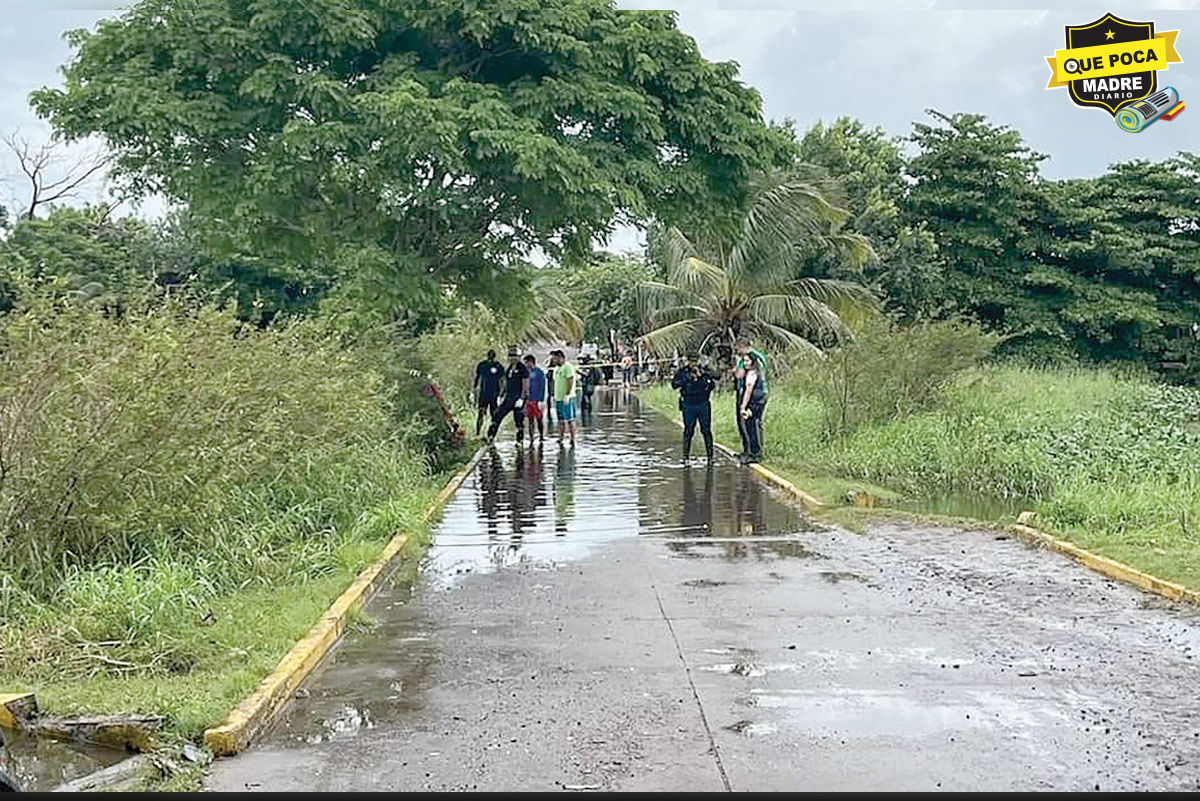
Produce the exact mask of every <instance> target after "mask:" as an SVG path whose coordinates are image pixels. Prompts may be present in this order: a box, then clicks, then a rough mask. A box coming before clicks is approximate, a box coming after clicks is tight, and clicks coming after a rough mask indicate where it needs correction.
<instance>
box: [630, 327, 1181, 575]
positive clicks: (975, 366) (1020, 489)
mask: <svg viewBox="0 0 1200 801" xmlns="http://www.w3.org/2000/svg"><path fill="white" fill-rule="evenodd" d="M938 343H940V346H939V344H938ZM914 345H917V346H918V347H916V348H915V350H917V351H918V352H921V353H926V354H929V356H930V358H928V359H927V360H926V361H925V362H924V365H923V366H924V368H925V369H921V367H922V361H921V360H920V359H919V358H912V359H906V360H898V359H896V356H897V354H898V352H901V351H905V350H907V349H908V348H910V347H913V346H914ZM848 348H849V349H852V350H853V351H854V352H855V356H856V357H857V358H854V359H845V358H844V355H843V354H842V353H840V352H839V350H833V351H832V352H831V353H830V354H829V356H828V359H827V360H824V361H820V362H815V363H814V362H806V363H804V364H803V365H802V366H796V367H793V368H792V370H791V374H790V375H788V376H787V377H786V378H781V380H779V381H778V382H777V383H776V385H775V386H774V387H773V388H772V390H771V400H770V403H769V405H768V411H767V415H766V421H767V422H766V431H767V451H766V455H767V464H768V465H769V466H770V467H772V468H774V469H778V470H780V471H781V472H783V473H784V474H785V475H787V476H788V477H789V478H790V479H792V480H793V481H794V482H795V483H796V484H797V485H798V486H801V487H803V488H805V489H806V490H808V491H810V492H813V493H814V494H815V495H817V497H818V498H820V499H821V500H822V501H824V502H826V503H830V504H832V505H835V506H836V505H840V504H846V503H850V502H852V501H849V500H848V499H847V497H846V495H847V493H853V492H855V491H863V492H867V493H870V494H872V495H874V496H876V497H877V498H878V499H879V501H880V504H881V505H883V506H893V507H904V506H908V507H909V508H916V509H920V508H922V503H921V501H922V500H924V499H930V498H944V497H948V496H950V497H957V498H960V499H962V500H963V501H966V502H968V503H969V502H971V501H983V502H986V501H1007V502H1009V503H1003V504H993V505H1003V506H1009V508H1012V509H1014V510H1019V509H1028V510H1032V511H1035V512H1036V513H1037V520H1036V525H1037V526H1038V527H1039V528H1041V529H1043V530H1045V531H1048V532H1050V533H1052V534H1055V535H1058V536H1060V537H1063V538H1065V539H1069V540H1071V541H1072V542H1075V543H1077V544H1079V545H1081V546H1082V547H1085V548H1088V549H1091V550H1094V551H1096V552H1098V553H1101V554H1104V555H1106V556H1109V557H1111V558H1114V559H1118V560H1120V561H1123V562H1126V563H1127V564H1130V565H1132V566H1134V567H1137V568H1139V569H1141V570H1145V571H1147V572H1150V573H1153V574H1154V575H1158V576H1161V577H1163V578H1166V579H1169V580H1173V581H1179V582H1182V583H1185V584H1188V585H1190V586H1192V587H1200V525H1198V521H1200V494H1198V493H1197V490H1198V489H1200V391H1198V390H1196V389H1194V388H1191V387H1178V386H1171V385H1167V384H1163V383H1160V382H1158V381H1156V380H1155V379H1154V378H1153V376H1151V375H1148V374H1138V373H1136V372H1130V371H1125V372H1124V373H1121V372H1119V371H1113V370H1111V369H1097V368H1083V367H1078V368H1073V369H1064V368H1044V367H1030V366H1025V365H1020V364H1012V363H1005V362H1001V363H995V362H988V361H986V360H984V359H983V358H982V354H983V353H985V352H986V351H988V350H990V343H989V342H988V341H987V339H986V337H985V336H984V335H982V334H981V333H980V332H979V331H978V329H973V328H970V327H965V326H962V325H960V324H952V323H939V324H933V325H927V326H918V327H916V328H915V329H910V330H908V331H905V332H894V333H893V332H881V331H879V330H876V331H875V332H874V333H873V334H872V335H869V336H867V337H864V338H861V339H859V340H856V341H855V342H854V343H853V344H851V345H849V346H848ZM938 354H940V355H938ZM900 365H903V366H904V367H903V368H901V367H900ZM847 372H850V373H851V375H850V376H847V375H846V373H847ZM905 376H907V379H906V378H905ZM847 385H848V386H849V389H848V391H846V394H842V391H845V390H847ZM642 397H644V398H645V399H646V400H647V401H648V402H649V403H650V404H651V405H653V406H655V407H656V408H658V409H660V410H661V411H663V412H664V413H666V414H668V415H676V414H677V408H676V400H677V399H676V395H675V393H674V392H673V391H671V390H670V389H669V388H667V387H665V386H655V387H650V388H647V390H646V391H645V392H644V393H643V395H642ZM732 408H733V400H732V397H731V396H729V395H728V394H722V395H719V396H717V397H716V399H715V401H714V434H715V435H716V437H717V439H718V440H719V441H721V442H724V443H725V444H727V445H729V446H730V447H733V448H734V449H735V450H736V449H738V445H739V438H738V433H737V428H736V423H735V421H734V417H733V411H732ZM1010 504H1011V505H1010ZM1006 519H1007V521H1008V522H1013V520H1012V516H1006Z"/></svg>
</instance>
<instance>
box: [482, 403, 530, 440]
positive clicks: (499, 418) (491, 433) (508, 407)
mask: <svg viewBox="0 0 1200 801" xmlns="http://www.w3.org/2000/svg"><path fill="white" fill-rule="evenodd" d="M509 412H512V416H513V424H514V425H515V426H516V427H517V442H520V441H521V440H523V439H524V438H525V431H524V425H523V424H524V422H525V413H524V412H523V411H522V410H520V409H518V408H517V399H516V398H505V399H504V403H501V404H500V406H499V407H498V408H497V409H496V411H495V412H493V413H492V424H491V425H490V426H488V439H492V438H493V437H495V436H496V432H497V431H499V430H500V424H501V423H503V422H504V418H505V417H506V416H507V415H508V413H509Z"/></svg>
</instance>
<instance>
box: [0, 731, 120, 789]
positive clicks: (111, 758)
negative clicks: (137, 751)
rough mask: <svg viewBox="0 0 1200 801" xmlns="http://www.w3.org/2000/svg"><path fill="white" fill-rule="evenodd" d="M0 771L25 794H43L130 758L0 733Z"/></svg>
mask: <svg viewBox="0 0 1200 801" xmlns="http://www.w3.org/2000/svg"><path fill="white" fill-rule="evenodd" d="M0 740H3V742H4V745H3V746H0V767H3V768H4V770H5V772H6V773H8V774H9V775H10V776H12V777H14V778H15V779H16V780H17V783H18V784H19V785H20V787H21V789H22V790H25V791H26V792H46V791H49V790H53V789H54V788H55V787H58V786H59V785H60V784H65V783H66V782H69V781H74V780H75V779H80V778H83V777H84V776H87V775H88V774H90V773H94V772H96V771H98V770H102V769H104V768H107V767H108V766H110V765H115V764H117V763H118V762H121V761H123V760H125V759H128V758H129V757H130V756H132V754H127V753H125V752H124V751H115V750H113V749H110V748H99V747H96V746H91V745H85V744H83V743H63V742H57V741H55V740H50V739H47V738H45V737H30V736H28V735H25V734H21V733H19V732H14V731H10V730H8V729H4V730H3V731H0Z"/></svg>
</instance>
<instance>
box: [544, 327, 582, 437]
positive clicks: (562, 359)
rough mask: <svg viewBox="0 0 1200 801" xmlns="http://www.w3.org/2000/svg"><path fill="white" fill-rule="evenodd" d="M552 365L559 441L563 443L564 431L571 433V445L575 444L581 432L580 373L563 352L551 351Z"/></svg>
mask: <svg viewBox="0 0 1200 801" xmlns="http://www.w3.org/2000/svg"><path fill="white" fill-rule="evenodd" d="M550 364H551V365H553V366H554V409H555V412H556V413H557V414H558V420H559V426H558V441H559V442H562V437H563V429H564V428H567V429H569V430H570V432H571V444H572V445H574V444H575V435H576V433H577V432H578V431H579V424H578V423H577V422H576V418H577V417H578V416H579V401H578V400H577V398H576V394H577V392H578V388H579V382H578V373H579V371H578V370H577V369H576V367H575V365H574V364H573V363H571V362H569V361H567V355H566V354H565V353H563V352H562V351H561V350H553V351H550Z"/></svg>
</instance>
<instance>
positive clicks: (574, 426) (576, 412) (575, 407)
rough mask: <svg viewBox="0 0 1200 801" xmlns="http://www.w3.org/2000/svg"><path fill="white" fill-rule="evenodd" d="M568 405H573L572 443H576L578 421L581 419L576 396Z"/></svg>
mask: <svg viewBox="0 0 1200 801" xmlns="http://www.w3.org/2000/svg"><path fill="white" fill-rule="evenodd" d="M567 405H568V406H570V407H571V412H570V414H571V444H572V445H574V444H575V436H576V435H577V434H578V433H579V423H578V422H577V421H578V420H579V406H578V402H577V401H576V400H575V399H574V398H571V400H570V401H569V402H568V404H567Z"/></svg>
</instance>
